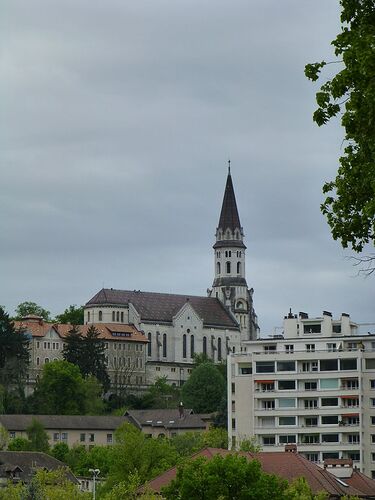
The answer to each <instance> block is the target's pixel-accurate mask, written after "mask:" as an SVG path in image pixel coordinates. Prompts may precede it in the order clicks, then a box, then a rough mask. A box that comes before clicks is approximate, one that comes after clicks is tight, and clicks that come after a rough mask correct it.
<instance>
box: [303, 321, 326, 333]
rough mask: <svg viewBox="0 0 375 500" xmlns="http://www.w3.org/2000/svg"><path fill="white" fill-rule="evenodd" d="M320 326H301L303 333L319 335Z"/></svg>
mask: <svg viewBox="0 0 375 500" xmlns="http://www.w3.org/2000/svg"><path fill="white" fill-rule="evenodd" d="M321 331H322V326H321V324H320V323H317V324H311V325H303V333H321Z"/></svg>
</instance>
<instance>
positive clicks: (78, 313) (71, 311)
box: [55, 305, 84, 325]
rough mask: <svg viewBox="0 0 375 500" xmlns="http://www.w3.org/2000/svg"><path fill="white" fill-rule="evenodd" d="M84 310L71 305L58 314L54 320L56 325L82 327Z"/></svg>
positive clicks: (81, 307)
mask: <svg viewBox="0 0 375 500" xmlns="http://www.w3.org/2000/svg"><path fill="white" fill-rule="evenodd" d="M83 321H84V310H83V306H77V305H71V306H69V307H68V308H67V309H65V311H64V312H63V313H62V314H58V315H57V316H56V318H55V322H56V323H62V324H65V325H66V324H68V323H70V324H72V325H83Z"/></svg>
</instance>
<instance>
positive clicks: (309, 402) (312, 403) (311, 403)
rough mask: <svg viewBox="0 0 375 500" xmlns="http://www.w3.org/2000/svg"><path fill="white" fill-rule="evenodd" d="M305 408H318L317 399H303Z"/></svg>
mask: <svg viewBox="0 0 375 500" xmlns="http://www.w3.org/2000/svg"><path fill="white" fill-rule="evenodd" d="M304 405H305V410H311V409H312V408H318V400H317V399H305V400H304Z"/></svg>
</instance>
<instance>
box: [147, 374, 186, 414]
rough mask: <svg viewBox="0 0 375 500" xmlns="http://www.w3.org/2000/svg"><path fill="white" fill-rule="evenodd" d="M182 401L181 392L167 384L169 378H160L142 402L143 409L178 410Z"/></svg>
mask: <svg viewBox="0 0 375 500" xmlns="http://www.w3.org/2000/svg"><path fill="white" fill-rule="evenodd" d="M180 399H181V392H180V389H179V388H178V387H174V386H172V385H170V384H168V382H167V377H159V378H157V379H156V381H155V382H154V384H153V385H151V386H150V388H149V390H148V391H147V392H146V393H145V395H144V396H143V398H142V400H141V403H140V404H141V407H142V408H176V407H177V406H178V404H179V402H180Z"/></svg>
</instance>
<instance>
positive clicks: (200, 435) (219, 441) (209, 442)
mask: <svg viewBox="0 0 375 500" xmlns="http://www.w3.org/2000/svg"><path fill="white" fill-rule="evenodd" d="M171 445H172V446H173V447H174V449H175V450H176V452H177V453H178V455H179V456H180V457H189V456H190V455H192V454H193V453H196V452H197V451H199V450H201V449H203V448H206V447H209V448H223V449H227V448H228V433H227V431H226V430H225V429H222V428H219V427H217V428H215V427H212V428H211V429H210V430H208V431H205V432H184V433H183V434H177V436H174V437H173V438H172V439H171Z"/></svg>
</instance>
